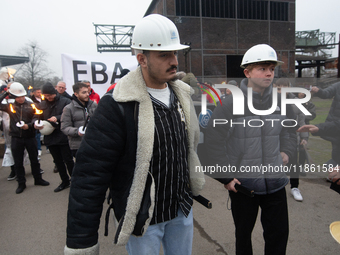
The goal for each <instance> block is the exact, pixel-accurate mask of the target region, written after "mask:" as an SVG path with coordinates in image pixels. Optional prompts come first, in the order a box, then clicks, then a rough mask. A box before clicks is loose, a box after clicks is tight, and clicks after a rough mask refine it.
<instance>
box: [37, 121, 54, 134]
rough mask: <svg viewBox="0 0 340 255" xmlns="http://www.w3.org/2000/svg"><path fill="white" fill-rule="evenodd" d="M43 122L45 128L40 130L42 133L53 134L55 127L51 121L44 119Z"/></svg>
mask: <svg viewBox="0 0 340 255" xmlns="http://www.w3.org/2000/svg"><path fill="white" fill-rule="evenodd" d="M41 122H42V123H43V128H42V129H40V130H39V131H40V133H41V134H42V135H50V134H52V132H53V131H54V129H55V128H54V127H53V126H52V125H51V123H49V122H48V121H46V120H42V121H41Z"/></svg>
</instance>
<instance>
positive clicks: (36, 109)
mask: <svg viewBox="0 0 340 255" xmlns="http://www.w3.org/2000/svg"><path fill="white" fill-rule="evenodd" d="M31 106H32V108H33V109H34V110H35V113H34V114H36V115H38V120H36V121H35V122H34V124H35V125H36V126H38V127H41V126H42V125H43V123H42V122H41V116H42V113H43V111H42V110H39V109H38V108H37V107H36V106H35V104H31Z"/></svg>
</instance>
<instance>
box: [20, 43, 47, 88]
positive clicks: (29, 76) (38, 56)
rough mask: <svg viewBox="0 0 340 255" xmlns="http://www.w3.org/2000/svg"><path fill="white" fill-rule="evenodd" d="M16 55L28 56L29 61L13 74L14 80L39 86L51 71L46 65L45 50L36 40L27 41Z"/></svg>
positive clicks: (26, 84) (27, 84)
mask: <svg viewBox="0 0 340 255" xmlns="http://www.w3.org/2000/svg"><path fill="white" fill-rule="evenodd" d="M18 55H20V56H25V57H29V62H26V63H25V64H23V66H22V67H21V68H20V70H18V72H17V73H16V74H15V77H16V79H15V80H16V81H18V82H21V83H22V84H23V85H25V86H32V87H41V86H42V85H43V84H44V83H45V81H46V80H47V79H49V78H50V76H51V75H52V74H53V72H52V71H51V70H50V69H49V68H48V67H47V60H46V58H47V56H48V54H47V52H46V51H44V50H43V49H42V48H40V46H39V45H38V43H37V42H29V43H28V44H26V45H25V46H24V47H22V48H21V49H20V50H19V52H18Z"/></svg>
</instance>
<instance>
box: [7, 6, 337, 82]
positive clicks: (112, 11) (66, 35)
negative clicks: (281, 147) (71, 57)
mask: <svg viewBox="0 0 340 255" xmlns="http://www.w3.org/2000/svg"><path fill="white" fill-rule="evenodd" d="M150 3H151V0H124V1H121V0H120V1H118V0H96V1H93V2H92V1H81V0H58V1H53V2H52V1H46V0H11V1H2V3H1V14H0V15H1V16H0V17H1V21H2V22H1V32H2V33H1V36H0V38H1V39H0V55H16V53H17V52H18V50H19V49H20V48H21V47H23V46H24V45H25V44H27V43H28V42H29V41H37V42H38V44H39V45H40V47H41V48H42V49H44V50H45V51H46V52H47V53H48V54H49V57H48V65H49V67H50V68H51V69H52V70H53V71H54V72H55V74H56V75H57V76H59V77H61V76H62V71H61V70H62V69H61V54H62V53H69V54H70V53H72V54H81V55H97V54H100V53H98V52H97V49H96V36H95V35H94V26H93V23H95V24H114V25H135V24H136V23H137V22H138V21H139V20H140V19H141V18H142V17H143V15H144V14H145V12H146V10H147V8H148V7H149V5H150ZM339 10H340V1H339V0H296V30H297V31H301V30H314V29H320V30H321V31H322V32H337V34H336V42H338V40H339V24H340V15H339ZM334 52H335V54H337V50H335V51H334ZM102 54H106V55H107V54H114V53H102Z"/></svg>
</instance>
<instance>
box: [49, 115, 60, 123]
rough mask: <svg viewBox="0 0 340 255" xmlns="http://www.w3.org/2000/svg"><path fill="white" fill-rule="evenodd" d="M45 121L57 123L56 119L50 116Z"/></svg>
mask: <svg viewBox="0 0 340 255" xmlns="http://www.w3.org/2000/svg"><path fill="white" fill-rule="evenodd" d="M47 120H48V121H50V122H57V121H58V119H57V117H55V116H52V117H51V118H49V119H47Z"/></svg>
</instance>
